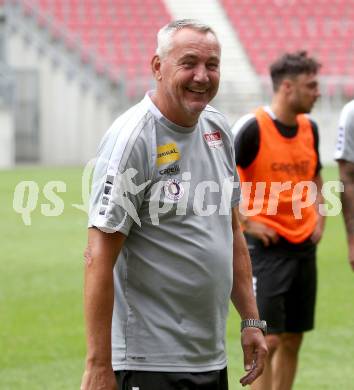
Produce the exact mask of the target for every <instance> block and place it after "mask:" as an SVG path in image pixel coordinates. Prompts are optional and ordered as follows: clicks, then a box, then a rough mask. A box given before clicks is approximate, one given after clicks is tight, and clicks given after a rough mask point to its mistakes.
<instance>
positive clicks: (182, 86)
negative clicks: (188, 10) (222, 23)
mask: <svg viewBox="0 0 354 390" xmlns="http://www.w3.org/2000/svg"><path fill="white" fill-rule="evenodd" d="M154 61H155V64H154ZM153 68H154V70H155V76H156V78H157V80H158V85H157V93H156V100H155V103H157V105H158V107H159V109H160V110H161V112H162V113H163V114H164V115H165V116H166V117H167V118H168V119H170V120H171V121H172V122H174V123H176V124H179V125H181V126H193V125H194V124H195V123H196V122H197V120H198V117H199V115H200V113H201V112H202V111H203V110H204V108H205V106H206V105H207V104H208V103H209V102H210V100H211V99H212V98H213V97H214V96H215V95H216V93H217V90H218V86H219V79H220V46H219V43H218V42H217V40H216V38H215V36H214V35H213V34H212V33H202V32H198V31H195V30H192V29H189V28H184V29H182V30H180V31H178V32H176V33H175V34H174V36H173V38H172V47H171V49H170V51H169V52H168V54H167V55H166V56H165V57H164V58H162V59H160V58H159V57H155V58H154V60H153Z"/></svg>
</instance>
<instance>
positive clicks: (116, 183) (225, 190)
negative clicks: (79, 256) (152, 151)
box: [13, 144, 344, 226]
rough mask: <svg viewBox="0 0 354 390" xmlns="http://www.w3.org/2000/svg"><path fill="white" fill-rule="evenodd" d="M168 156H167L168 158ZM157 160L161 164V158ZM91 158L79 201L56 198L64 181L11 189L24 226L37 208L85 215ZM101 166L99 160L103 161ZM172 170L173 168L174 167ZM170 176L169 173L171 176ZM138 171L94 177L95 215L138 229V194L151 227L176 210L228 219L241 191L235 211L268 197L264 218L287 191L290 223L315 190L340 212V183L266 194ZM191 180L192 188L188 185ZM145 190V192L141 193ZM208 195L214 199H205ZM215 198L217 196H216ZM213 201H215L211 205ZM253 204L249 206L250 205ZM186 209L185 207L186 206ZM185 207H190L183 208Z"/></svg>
mask: <svg viewBox="0 0 354 390" xmlns="http://www.w3.org/2000/svg"><path fill="white" fill-rule="evenodd" d="M171 156H172V157H171ZM159 158H160V159H163V160H164V159H172V160H173V161H176V160H175V159H177V158H179V152H178V149H176V148H175V145H174V144H168V145H163V148H162V149H160V151H159ZM160 161H161V160H160ZM164 161H165V160H164ZM95 163H96V160H91V161H90V162H89V163H88V164H87V165H86V167H85V168H84V170H83V173H82V178H81V198H82V199H81V203H77V204H76V203H72V204H70V205H67V204H65V203H64V200H63V199H62V197H61V196H60V193H64V192H66V191H67V184H66V183H65V182H63V181H58V180H55V181H54V180H53V181H49V182H48V183H46V184H45V185H44V187H43V189H41V188H40V186H39V185H38V183H36V182H35V181H28V180H27V181H21V182H20V183H18V184H17V185H16V187H15V189H14V196H13V209H14V211H15V212H16V213H18V214H19V215H20V216H21V217H22V221H23V223H24V224H25V225H27V226H30V225H31V224H32V219H31V214H32V212H33V211H34V210H36V208H37V207H40V210H41V213H42V215H44V216H47V217H56V216H60V215H61V214H62V213H63V211H64V208H65V207H69V206H70V207H73V208H76V209H78V210H80V211H82V212H84V213H86V214H89V200H90V196H91V193H90V192H91V185H90V183H91V180H92V174H93V169H94V166H95ZM102 163H103V164H104V162H102ZM176 169H177V168H176ZM171 173H172V172H171ZM139 176H140V175H139V172H138V171H137V170H136V169H134V168H129V169H127V170H126V171H124V172H122V173H117V174H116V175H115V176H113V175H111V174H109V175H106V176H105V177H102V178H99V179H98V182H95V183H94V186H93V188H94V191H95V197H96V198H97V196H98V198H99V199H100V201H99V204H98V206H99V209H98V213H99V215H101V216H102V217H105V216H106V213H107V210H109V208H111V209H112V208H114V207H120V208H122V209H123V210H124V212H125V214H126V216H129V217H131V218H132V219H133V220H134V222H135V223H136V224H137V225H139V226H141V221H140V216H139V209H137V208H136V206H135V203H134V197H136V196H141V194H142V193H143V192H145V194H147V193H149V194H150V195H149V196H148V197H146V198H145V199H144V201H145V202H147V205H146V206H147V208H148V212H149V216H150V219H151V222H152V224H154V225H158V224H159V223H160V217H161V215H162V214H164V213H171V212H176V215H187V211H188V210H189V211H188V212H190V210H191V209H192V212H193V213H194V214H195V215H197V216H200V217H208V216H211V215H213V214H215V213H218V214H219V215H230V213H231V199H232V196H233V194H234V192H235V191H237V192H240V190H241V193H242V202H241V205H240V212H241V214H243V215H245V216H254V215H257V214H259V213H260V212H264V208H263V204H262V200H263V201H264V200H265V199H266V196H267V197H268V200H269V199H271V200H272V201H271V202H268V207H267V209H266V213H267V215H275V214H277V212H278V203H279V198H280V197H279V194H280V193H281V192H282V191H289V190H290V189H291V191H292V199H291V203H292V204H291V208H292V214H293V216H294V218H295V219H301V218H302V210H303V209H305V208H307V207H310V206H312V205H314V204H315V203H316V199H317V194H318V193H319V192H320V193H321V194H322V196H323V198H324V199H325V202H324V203H323V204H320V205H319V208H318V211H319V213H320V214H322V215H327V216H336V215H338V214H339V213H340V212H341V209H342V204H341V202H340V199H339V197H338V193H339V192H343V191H344V186H343V183H342V182H340V181H328V182H325V183H324V184H323V186H322V187H321V188H318V187H317V186H316V184H315V183H314V182H309V181H300V182H298V183H297V184H296V185H292V183H291V181H288V182H284V183H281V182H272V183H271V185H270V188H269V194H267V195H266V190H265V189H266V186H267V185H269V183H265V182H258V183H251V182H246V183H242V186H241V187H240V183H239V182H238V181H234V177H233V176H231V177H225V178H224V180H223V182H216V181H213V180H204V181H199V182H195V181H194V182H193V181H192V174H191V172H183V173H181V174H179V175H178V177H176V176H174V177H170V176H168V175H162V176H160V177H159V178H158V180H157V182H156V181H154V182H153V181H151V180H148V181H145V182H141V183H140V182H139V179H138V178H139ZM192 182H193V186H192V185H191V184H192ZM146 191H149V192H146ZM40 192H42V194H43V196H44V197H45V198H46V199H47V202H45V203H42V204H40V205H39V204H38V199H39V194H40ZM210 193H213V194H215V197H210V196H209V195H210ZM252 193H256V194H258V195H257V199H258V202H257V205H254V204H252V202H251V201H250V200H251V194H252ZM216 195H217V196H216ZM216 199H218V200H217V201H216ZM251 204H252V206H250V205H251ZM188 205H189V206H188ZM188 207H189V209H188Z"/></svg>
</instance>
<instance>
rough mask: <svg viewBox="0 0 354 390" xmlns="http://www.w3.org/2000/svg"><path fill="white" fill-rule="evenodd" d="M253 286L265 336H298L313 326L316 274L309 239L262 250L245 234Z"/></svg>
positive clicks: (255, 241) (313, 252)
mask: <svg viewBox="0 0 354 390" xmlns="http://www.w3.org/2000/svg"><path fill="white" fill-rule="evenodd" d="M246 240H247V244H248V249H249V251H250V255H251V260H252V269H253V287H254V291H255V294H256V298H257V306H258V310H259V315H260V318H261V319H263V320H266V321H267V324H268V333H270V334H272V333H273V334H276V333H284V332H290V333H301V332H305V331H307V330H311V329H313V327H314V314H315V303H316V287H317V271H316V245H315V244H313V243H312V242H311V241H310V240H307V241H305V242H304V243H301V244H291V243H289V242H287V241H285V240H284V239H281V240H280V241H279V244H276V245H271V246H269V247H264V245H263V244H262V242H261V241H259V240H257V239H255V238H253V237H250V236H248V235H246Z"/></svg>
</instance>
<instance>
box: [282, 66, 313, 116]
mask: <svg viewBox="0 0 354 390" xmlns="http://www.w3.org/2000/svg"><path fill="white" fill-rule="evenodd" d="M319 96H320V92H319V85H318V80H317V75H316V74H315V73H303V74H300V75H298V76H296V77H295V78H293V79H292V80H291V87H290V92H289V104H290V105H291V108H292V110H293V111H294V112H296V113H297V114H305V113H309V112H311V110H312V107H313V105H314V104H315V102H316V100H317V99H318V97H319Z"/></svg>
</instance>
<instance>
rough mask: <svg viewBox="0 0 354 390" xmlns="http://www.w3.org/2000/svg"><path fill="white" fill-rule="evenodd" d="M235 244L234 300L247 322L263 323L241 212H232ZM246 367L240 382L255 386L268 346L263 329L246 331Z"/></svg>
mask: <svg viewBox="0 0 354 390" xmlns="http://www.w3.org/2000/svg"><path fill="white" fill-rule="evenodd" d="M232 228H233V235H234V243H233V287H232V292H231V300H232V303H233V304H234V306H235V308H236V310H237V311H238V313H239V314H240V317H241V319H242V320H244V319H259V314H258V309H257V304H256V299H255V296H254V294H253V288H252V267H251V260H250V257H249V253H248V249H247V245H246V241H245V239H244V237H243V234H242V232H241V228H240V223H239V216H238V209H237V208H236V207H234V208H233V209H232ZM241 344H242V349H243V355H244V366H245V370H246V371H247V374H246V375H245V376H243V377H242V378H241V379H240V383H241V384H242V386H246V385H249V384H251V383H252V382H253V381H254V380H255V379H256V378H257V377H258V376H259V375H261V374H262V372H263V368H264V360H265V357H266V355H267V346H266V342H265V339H264V335H263V333H262V331H261V330H260V329H257V328H251V327H249V328H245V329H244V330H243V331H242V335H241Z"/></svg>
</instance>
